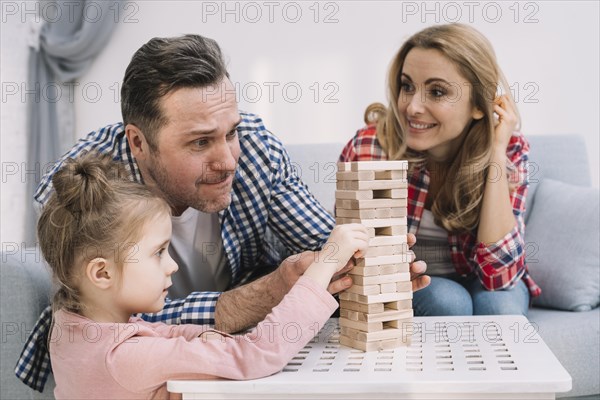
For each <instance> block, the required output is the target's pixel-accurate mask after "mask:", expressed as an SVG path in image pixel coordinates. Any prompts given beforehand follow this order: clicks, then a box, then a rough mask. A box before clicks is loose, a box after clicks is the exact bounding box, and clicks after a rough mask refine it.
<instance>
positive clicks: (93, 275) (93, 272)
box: [85, 257, 117, 289]
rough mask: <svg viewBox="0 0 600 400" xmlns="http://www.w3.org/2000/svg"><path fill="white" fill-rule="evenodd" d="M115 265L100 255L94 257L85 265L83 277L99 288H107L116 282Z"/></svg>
mask: <svg viewBox="0 0 600 400" xmlns="http://www.w3.org/2000/svg"><path fill="white" fill-rule="evenodd" d="M116 276H117V271H116V265H115V263H114V262H112V261H109V260H107V259H105V258H102V257H97V258H94V259H93V260H91V261H89V262H88V263H87V265H86V267H85V277H86V278H87V279H88V280H89V281H90V282H91V284H92V285H94V286H96V287H97V288H99V289H108V288H110V287H111V286H113V285H114V284H115V282H116Z"/></svg>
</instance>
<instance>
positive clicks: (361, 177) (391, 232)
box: [336, 161, 414, 351]
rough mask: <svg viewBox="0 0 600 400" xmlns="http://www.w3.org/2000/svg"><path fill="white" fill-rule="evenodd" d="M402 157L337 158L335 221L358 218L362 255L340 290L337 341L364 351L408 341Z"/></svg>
mask: <svg viewBox="0 0 600 400" xmlns="http://www.w3.org/2000/svg"><path fill="white" fill-rule="evenodd" d="M407 170H408V163H407V162H406V161H360V162H352V163H338V173H337V175H336V176H337V190H336V223H337V224H349V223H360V224H363V225H364V226H365V227H366V228H367V231H368V233H369V236H370V240H369V248H368V250H367V251H366V254H365V258H362V259H359V260H357V263H356V266H355V267H354V268H353V269H352V270H351V271H350V273H349V275H350V276H351V277H352V280H353V282H354V284H353V285H352V287H351V288H349V289H348V290H346V291H344V292H342V293H340V318H339V323H340V328H341V332H340V333H341V334H340V343H341V344H343V345H345V346H349V347H353V348H355V349H359V350H363V351H374V350H384V349H391V348H395V347H399V346H403V345H407V344H410V338H411V333H412V324H411V322H412V317H413V310H412V283H411V281H410V272H409V265H410V263H411V262H412V261H413V260H414V254H413V252H412V251H410V250H409V249H408V245H407V240H406V235H407V218H406V216H407V198H408V180H407Z"/></svg>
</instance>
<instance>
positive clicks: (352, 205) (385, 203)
mask: <svg viewBox="0 0 600 400" xmlns="http://www.w3.org/2000/svg"><path fill="white" fill-rule="evenodd" d="M336 192H337V191H336ZM371 193H372V192H371ZM336 199H338V200H337V201H336V205H338V207H340V208H345V209H347V210H362V209H367V208H396V207H406V206H407V204H408V200H407V199H373V200H362V199H361V200H353V199H339V198H337V197H336Z"/></svg>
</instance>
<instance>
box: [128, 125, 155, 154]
mask: <svg viewBox="0 0 600 400" xmlns="http://www.w3.org/2000/svg"><path fill="white" fill-rule="evenodd" d="M125 136H127V142H128V143H129V148H130V149H131V153H132V154H133V157H135V158H136V159H138V160H144V159H146V158H147V157H148V155H149V152H150V146H148V141H147V140H146V136H145V135H144V132H142V131H141V130H140V128H138V127H137V126H135V125H133V124H127V125H125Z"/></svg>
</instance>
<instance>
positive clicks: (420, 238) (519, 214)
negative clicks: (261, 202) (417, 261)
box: [340, 24, 540, 315]
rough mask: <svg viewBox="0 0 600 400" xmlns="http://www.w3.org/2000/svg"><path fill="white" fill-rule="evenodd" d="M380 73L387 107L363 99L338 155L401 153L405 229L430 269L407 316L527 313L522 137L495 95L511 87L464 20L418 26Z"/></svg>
mask: <svg viewBox="0 0 600 400" xmlns="http://www.w3.org/2000/svg"><path fill="white" fill-rule="evenodd" d="M388 81H389V82H388V97H389V106H388V108H387V109H386V108H385V107H384V106H383V105H381V104H372V105H371V106H369V107H368V108H367V111H366V112H365V122H366V123H367V124H370V125H368V126H367V127H366V128H363V129H361V130H359V131H358V133H357V134H356V136H355V137H354V138H353V139H352V140H350V142H349V143H348V144H347V145H346V146H345V148H344V149H343V151H342V154H341V156H340V161H363V160H385V159H391V160H396V159H407V160H408V161H409V166H410V169H411V171H410V172H409V201H408V226H409V232H412V233H415V234H416V236H417V244H416V245H415V247H414V251H415V253H416V255H417V258H422V259H424V260H425V261H426V262H427V265H428V268H427V272H428V274H429V275H431V276H432V281H431V284H430V285H429V287H427V288H426V289H424V290H420V291H418V292H415V294H414V299H413V308H414V310H415V314H416V315H471V314H526V312H527V308H528V304H529V299H530V296H537V295H539V294H540V289H539V287H538V286H537V285H536V284H535V283H534V282H533V280H532V279H531V277H530V276H529V275H528V273H527V266H526V264H525V250H524V238H523V235H524V228H525V226H524V221H523V212H524V211H525V195H526V193H527V180H526V164H527V157H528V151H529V145H528V143H527V141H526V140H525V138H524V137H523V135H522V134H521V133H520V132H518V131H515V129H516V128H517V125H518V123H519V117H518V113H517V108H516V105H515V103H514V101H513V98H512V96H511V95H510V92H508V91H506V94H504V95H500V96H497V95H496V91H497V88H498V86H499V85H500V86H501V87H502V88H503V89H504V90H506V89H507V88H508V85H507V83H506V80H505V79H504V76H503V74H502V72H501V71H500V68H499V67H498V64H497V63H496V57H495V55H494V51H493V49H492V46H491V45H490V43H489V42H488V41H487V39H486V38H485V37H483V35H481V34H480V33H479V32H478V31H476V30H475V29H473V28H471V27H468V26H465V25H461V24H450V25H440V26H434V27H430V28H427V29H424V30H422V31H421V32H418V33H416V34H415V35H413V36H412V37H410V38H409V39H408V40H407V41H406V43H404V44H403V46H402V47H401V48H400V51H399V52H398V54H397V55H396V57H395V58H394V60H393V62H392V65H391V68H390V71H389V75H388Z"/></svg>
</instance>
